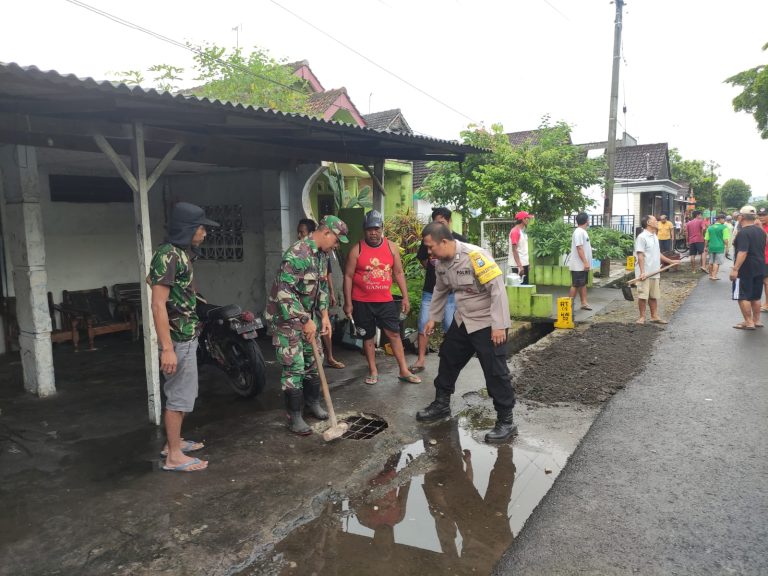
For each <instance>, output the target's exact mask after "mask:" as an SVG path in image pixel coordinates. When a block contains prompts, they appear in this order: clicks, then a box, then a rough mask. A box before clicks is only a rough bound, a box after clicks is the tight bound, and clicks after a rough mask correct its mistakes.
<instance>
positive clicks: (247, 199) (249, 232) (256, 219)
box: [134, 172, 278, 311]
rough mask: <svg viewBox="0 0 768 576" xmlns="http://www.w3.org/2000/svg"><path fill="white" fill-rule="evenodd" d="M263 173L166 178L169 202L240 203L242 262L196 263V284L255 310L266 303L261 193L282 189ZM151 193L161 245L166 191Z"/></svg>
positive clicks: (215, 297)
mask: <svg viewBox="0 0 768 576" xmlns="http://www.w3.org/2000/svg"><path fill="white" fill-rule="evenodd" d="M263 176H264V173H263V172H233V173H218V174H203V175H190V176H172V177H169V178H168V183H167V188H166V193H167V200H168V203H169V205H171V204H173V203H175V202H181V201H184V202H192V203H193V204H198V205H200V206H210V205H233V204H238V205H241V206H242V215H243V261H242V262H212V261H206V260H198V261H197V262H196V263H195V278H196V283H197V289H198V290H199V291H200V293H202V294H203V295H204V296H205V297H206V299H207V300H208V301H209V302H211V303H214V304H239V305H240V306H242V307H243V308H244V309H250V310H254V311H256V310H261V309H263V307H264V305H265V296H264V275H265V259H264V223H263V207H264V202H263V194H266V193H269V194H277V192H278V191H277V189H276V188H273V186H272V184H273V182H272V179H270V178H264V177H263ZM159 186H160V184H158V187H159ZM151 197H152V198H151V206H150V213H151V214H152V240H153V243H154V244H155V245H157V244H159V243H160V242H162V241H163V238H164V236H165V223H164V222H163V215H164V209H163V206H162V203H163V194H162V192H159V193H158V190H154V191H153V193H152V194H151ZM134 251H135V247H134Z"/></svg>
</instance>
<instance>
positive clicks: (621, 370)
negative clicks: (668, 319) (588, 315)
mask: <svg viewBox="0 0 768 576" xmlns="http://www.w3.org/2000/svg"><path fill="white" fill-rule="evenodd" d="M658 335H659V329H658V328H657V327H656V326H648V325H646V326H639V325H637V324H634V323H633V324H618V323H615V322H607V323H596V324H592V325H591V326H589V327H588V328H587V329H586V330H573V331H569V332H568V333H565V334H562V335H561V336H560V337H559V338H558V339H557V342H556V343H553V345H550V346H546V347H533V348H530V349H528V350H526V351H525V352H524V353H523V357H522V358H520V359H519V361H520V364H519V365H520V366H521V369H520V370H514V371H513V375H512V380H513V384H514V386H515V393H516V394H517V396H518V397H519V398H520V399H522V400H525V401H534V402H539V403H542V404H550V405H551V404H558V403H567V402H580V403H582V404H600V403H602V402H605V401H606V400H608V399H609V398H610V397H611V396H612V395H613V394H615V393H616V392H617V391H618V390H621V389H622V388H624V386H625V385H626V383H627V382H629V381H630V380H631V379H632V377H633V376H634V375H635V374H637V373H638V372H639V371H640V370H641V369H642V368H643V365H644V364H645V358H646V357H647V354H648V353H649V352H650V350H651V347H652V346H653V343H654V341H655V340H656V338H657V337H658Z"/></svg>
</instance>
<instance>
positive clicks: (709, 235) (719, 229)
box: [704, 224, 731, 254]
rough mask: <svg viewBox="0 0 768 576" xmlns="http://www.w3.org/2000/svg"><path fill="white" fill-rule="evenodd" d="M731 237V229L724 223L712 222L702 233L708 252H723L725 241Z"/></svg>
mask: <svg viewBox="0 0 768 576" xmlns="http://www.w3.org/2000/svg"><path fill="white" fill-rule="evenodd" d="M730 239H731V231H730V229H729V228H728V226H727V225H726V224H712V226H708V227H707V231H706V232H705V233H704V240H706V241H707V248H708V249H709V252H710V254H722V253H724V252H725V242H726V241H727V240H730Z"/></svg>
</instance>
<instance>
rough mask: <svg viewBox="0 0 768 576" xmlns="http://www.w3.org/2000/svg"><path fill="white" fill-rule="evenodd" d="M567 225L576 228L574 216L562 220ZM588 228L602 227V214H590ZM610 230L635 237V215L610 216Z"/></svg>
mask: <svg viewBox="0 0 768 576" xmlns="http://www.w3.org/2000/svg"><path fill="white" fill-rule="evenodd" d="M563 219H564V220H565V221H566V222H567V223H568V224H570V225H572V226H576V216H575V215H574V216H565V217H564V218H563ZM589 225H590V226H598V227H602V226H603V215H602V214H590V215H589ZM611 228H613V229H614V230H621V231H622V232H624V234H631V235H632V236H634V235H635V215H634V214H623V215H618V216H611Z"/></svg>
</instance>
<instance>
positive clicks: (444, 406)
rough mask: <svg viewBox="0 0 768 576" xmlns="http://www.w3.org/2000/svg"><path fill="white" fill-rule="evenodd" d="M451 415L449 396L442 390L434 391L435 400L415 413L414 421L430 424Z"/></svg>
mask: <svg viewBox="0 0 768 576" xmlns="http://www.w3.org/2000/svg"><path fill="white" fill-rule="evenodd" d="M450 415H451V395H450V394H448V393H447V392H444V391H443V390H440V389H438V390H435V400H434V402H432V404H430V405H429V406H427V407H426V408H424V410H419V411H418V412H416V420H420V421H422V422H432V421H434V420H440V418H445V417H448V416H450Z"/></svg>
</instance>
